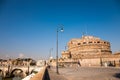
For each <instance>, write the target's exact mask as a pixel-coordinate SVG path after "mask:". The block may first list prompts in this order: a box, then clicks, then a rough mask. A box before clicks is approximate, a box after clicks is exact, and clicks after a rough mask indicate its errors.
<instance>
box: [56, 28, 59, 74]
mask: <svg viewBox="0 0 120 80" xmlns="http://www.w3.org/2000/svg"><path fill="white" fill-rule="evenodd" d="M56 37H57V39H56V40H57V41H56V73H57V74H59V71H58V28H57V35H56Z"/></svg>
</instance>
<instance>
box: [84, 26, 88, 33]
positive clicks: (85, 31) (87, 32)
mask: <svg viewBox="0 0 120 80" xmlns="http://www.w3.org/2000/svg"><path fill="white" fill-rule="evenodd" d="M85 34H86V35H87V34H88V32H87V25H85Z"/></svg>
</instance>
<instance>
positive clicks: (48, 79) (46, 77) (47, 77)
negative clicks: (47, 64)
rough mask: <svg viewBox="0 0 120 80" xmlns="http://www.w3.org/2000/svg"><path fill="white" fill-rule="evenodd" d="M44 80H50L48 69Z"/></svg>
mask: <svg viewBox="0 0 120 80" xmlns="http://www.w3.org/2000/svg"><path fill="white" fill-rule="evenodd" d="M43 80H50V76H49V73H48V69H46V70H45V75H44V79H43Z"/></svg>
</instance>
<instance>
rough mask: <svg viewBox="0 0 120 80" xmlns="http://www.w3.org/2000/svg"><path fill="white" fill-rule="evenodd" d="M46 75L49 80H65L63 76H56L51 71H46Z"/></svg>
mask: <svg viewBox="0 0 120 80" xmlns="http://www.w3.org/2000/svg"><path fill="white" fill-rule="evenodd" d="M48 74H49V78H50V80H67V79H66V78H65V77H64V76H63V75H61V74H57V73H56V72H55V71H53V70H51V69H48ZM45 80H46V79H45Z"/></svg>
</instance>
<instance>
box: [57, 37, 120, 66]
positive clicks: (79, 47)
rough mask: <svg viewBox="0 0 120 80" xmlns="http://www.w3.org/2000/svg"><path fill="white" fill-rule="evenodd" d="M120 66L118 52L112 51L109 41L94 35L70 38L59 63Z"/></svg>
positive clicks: (119, 54)
mask: <svg viewBox="0 0 120 80" xmlns="http://www.w3.org/2000/svg"><path fill="white" fill-rule="evenodd" d="M76 63H78V64H79V66H120V53H114V54H113V53H112V51H111V45H110V42H108V41H105V40H102V39H100V38H97V37H94V36H82V38H77V39H71V40H70V41H69V42H68V49H67V50H66V51H63V52H62V58H60V59H59V64H60V65H64V66H66V65H67V66H72V65H71V64H76Z"/></svg>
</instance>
